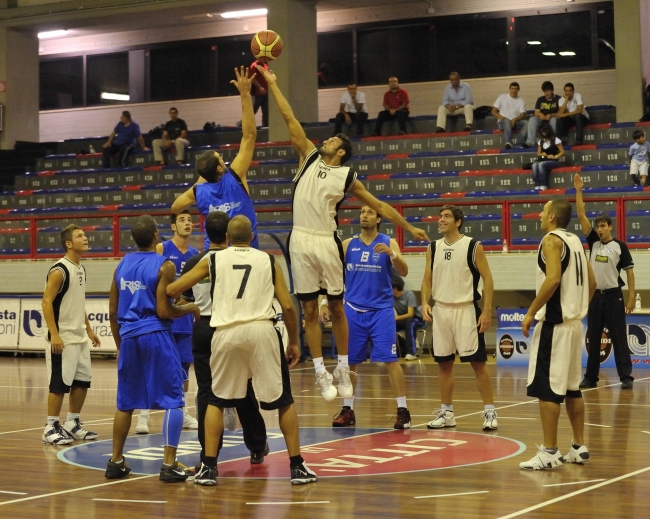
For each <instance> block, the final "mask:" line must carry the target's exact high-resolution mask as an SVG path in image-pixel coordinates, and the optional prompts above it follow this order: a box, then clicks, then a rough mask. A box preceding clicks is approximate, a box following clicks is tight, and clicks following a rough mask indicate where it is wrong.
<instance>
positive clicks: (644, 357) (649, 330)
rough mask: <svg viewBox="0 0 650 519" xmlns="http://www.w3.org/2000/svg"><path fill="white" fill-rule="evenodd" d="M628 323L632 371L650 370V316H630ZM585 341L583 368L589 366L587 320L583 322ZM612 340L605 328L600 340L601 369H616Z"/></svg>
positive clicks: (626, 319)
mask: <svg viewBox="0 0 650 519" xmlns="http://www.w3.org/2000/svg"><path fill="white" fill-rule="evenodd" d="M625 321H626V323H627V326H626V328H627V346H628V348H630V352H631V353H632V369H633V370H634V369H639V368H642V369H648V368H650V315H644V314H629V315H626V316H625ZM582 325H583V326H584V329H585V331H584V340H583V341H582V343H583V349H582V367H586V366H587V357H588V351H589V350H588V348H589V341H588V340H587V332H588V328H587V318H586V317H585V318H584V319H583V320H582ZM612 346H613V345H612V340H611V339H610V337H609V334H608V330H607V328H605V330H604V331H603V335H602V337H601V339H600V367H601V368H615V367H616V362H615V361H614V351H613V347H612Z"/></svg>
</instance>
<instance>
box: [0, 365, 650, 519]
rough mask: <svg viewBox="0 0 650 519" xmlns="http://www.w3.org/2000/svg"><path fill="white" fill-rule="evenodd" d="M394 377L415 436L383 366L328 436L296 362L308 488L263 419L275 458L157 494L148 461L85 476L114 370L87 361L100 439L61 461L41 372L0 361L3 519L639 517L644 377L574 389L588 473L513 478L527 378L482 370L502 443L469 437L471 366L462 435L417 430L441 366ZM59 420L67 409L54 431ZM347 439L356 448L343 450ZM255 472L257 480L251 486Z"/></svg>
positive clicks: (528, 436) (327, 408)
mask: <svg viewBox="0 0 650 519" xmlns="http://www.w3.org/2000/svg"><path fill="white" fill-rule="evenodd" d="M403 367H404V371H405V375H406V380H407V397H408V404H409V410H410V412H411V415H412V423H413V424H414V428H413V429H412V430H411V431H393V430H391V428H392V424H393V422H394V418H393V414H394V412H395V400H394V399H393V396H392V394H391V390H390V385H389V382H388V378H387V376H386V373H385V370H384V368H383V366H381V365H369V364H366V365H363V366H362V367H361V369H360V383H359V387H358V391H357V394H358V398H357V400H356V402H355V411H356V416H357V425H356V429H357V431H356V433H354V431H344V432H341V430H340V429H337V430H336V431H333V430H332V428H331V417H332V415H333V414H335V413H336V412H337V411H338V409H339V406H340V401H339V400H335V401H334V402H329V403H327V402H325V401H324V400H323V399H322V398H321V397H320V395H319V394H318V392H317V390H316V387H315V386H314V378H313V371H312V366H311V363H309V364H300V365H299V367H298V369H297V370H294V371H293V372H292V384H293V392H294V396H295V398H296V406H297V410H298V414H299V415H300V422H301V428H302V432H301V435H304V438H305V443H306V444H308V446H307V447H306V448H305V451H306V452H304V457H305V459H306V460H307V462H308V463H309V464H310V466H312V467H313V468H314V470H316V471H317V472H318V473H319V475H320V476H321V479H320V480H319V482H318V483H316V484H311V485H305V486H299V487H292V486H291V485H290V483H289V479H288V470H287V469H288V459H287V456H286V452H284V451H283V450H282V449H283V444H282V440H281V438H279V437H278V435H277V434H275V433H277V432H278V429H277V427H278V425H277V416H276V414H275V413H271V412H264V418H265V420H266V423H267V427H268V428H269V433H270V436H269V437H270V438H271V437H273V438H274V439H273V441H272V442H271V440H269V441H270V442H271V443H272V448H271V450H272V453H271V455H269V456H268V457H267V458H266V460H265V462H264V465H260V466H256V467H257V468H256V469H255V470H253V469H252V468H251V467H250V465H249V464H248V460H247V458H246V457H245V453H244V455H242V456H240V458H239V460H237V459H233V460H231V461H224V462H221V461H220V464H219V471H220V478H219V479H218V484H217V486H216V487H199V486H198V485H194V484H193V482H192V481H187V482H185V483H178V484H163V483H161V482H160V481H158V478H157V475H155V474H154V472H155V470H157V467H158V466H159V463H160V461H159V460H157V461H148V462H147V461H145V462H142V463H149V466H152V467H154V470H153V471H149V473H148V474H147V473H146V472H145V474H144V475H142V473H140V474H132V475H131V476H130V477H129V478H127V479H125V480H118V481H109V480H106V479H105V478H104V475H103V472H102V471H100V470H96V469H97V468H99V467H100V466H101V465H105V462H106V460H107V459H108V458H107V457H106V456H105V453H106V452H108V451H110V437H111V431H112V416H113V412H114V409H115V407H114V402H115V384H116V374H115V361H114V360H112V359H102V358H97V359H93V387H92V388H91V389H90V391H89V393H88V398H87V400H86V405H85V407H84V411H83V413H82V419H83V420H84V421H85V422H86V426H87V428H88V429H90V430H93V431H96V432H98V433H99V435H100V437H99V438H98V440H97V441H96V442H86V445H82V446H81V447H77V448H76V450H74V448H75V446H78V445H81V444H83V443H84V442H78V441H77V442H75V443H74V444H73V445H72V447H73V450H69V451H68V448H69V447H71V446H64V447H56V446H52V445H47V446H46V445H43V444H42V443H41V440H40V437H41V434H42V430H43V424H44V423H45V415H46V399H47V383H46V382H47V379H46V373H45V360H44V359H43V358H22V357H10V356H1V357H0V387H1V389H0V409H2V415H1V416H2V420H1V421H0V470H1V474H2V475H1V476H0V517H7V518H9V517H18V516H21V517H29V518H34V519H36V518H57V519H58V518H75V519H93V518H98V519H99V518H112V517H114V516H117V515H119V516H123V517H182V518H183V519H193V518H200V517H209V516H219V517H227V518H231V517H232V518H234V517H265V518H266V517H274V518H275V517H291V518H294V517H295V518H301V517H318V518H322V519H326V518H336V519H339V518H345V517H352V516H360V517H361V516H362V517H382V518H385V517H409V518H410V517H441V518H510V517H530V518H538V517H551V516H552V517H555V518H572V517H574V518H578V517H579V518H583V517H608V518H615V517H625V518H642V517H648V516H649V515H650V514H649V512H648V504H647V503H648V494H649V493H650V384H649V381H650V372H648V374H647V375H646V372H645V370H637V371H636V372H635V375H636V377H637V380H636V381H635V383H634V390H633V391H621V389H620V384H619V383H618V379H617V378H616V373H615V372H614V371H613V370H604V372H603V374H602V378H601V382H600V386H599V387H598V388H597V389H592V390H588V391H585V392H584V398H585V401H586V403H587V412H586V422H587V423H588V425H586V440H587V445H588V446H589V450H590V452H591V455H592V461H591V462H590V463H589V464H588V465H584V466H579V465H565V466H562V467H560V468H558V469H554V470H552V471H539V472H537V471H536V472H525V471H521V470H519V467H518V464H519V462H521V461H525V460H527V459H529V458H530V457H532V455H533V454H534V452H535V443H541V441H542V440H541V425H540V423H539V418H538V409H537V404H536V401H534V400H532V399H529V398H527V397H526V394H525V387H526V369H525V368H510V369H504V368H501V369H498V370H497V368H496V366H495V365H491V372H492V376H493V385H494V388H495V399H496V407H497V410H498V413H499V430H498V431H496V432H492V433H487V434H486V433H483V431H482V430H481V425H482V418H481V416H480V413H481V412H482V410H483V406H482V404H481V402H480V398H479V396H478V392H477V390H476V386H475V383H474V377H473V373H472V370H471V367H469V366H466V365H457V366H456V376H457V379H456V388H455V403H454V404H455V414H456V417H457V422H458V426H457V427H456V428H455V430H452V429H446V430H444V431H427V430H426V427H425V425H424V424H425V423H426V422H428V421H429V420H431V415H430V414H431V412H432V410H434V409H436V408H438V407H439V395H440V393H439V390H438V379H437V367H436V366H435V364H433V362H432V361H431V360H430V359H426V360H423V361H418V362H409V363H403ZM191 390H192V388H191ZM190 404H191V403H190ZM192 411H193V408H192ZM66 412H67V401H66V403H64V406H63V410H62V413H61V416H62V418H65V413H66ZM161 420H162V414H161V413H155V414H152V418H151V426H152V427H151V434H150V435H149V437H142V436H138V438H137V439H133V441H140V442H144V444H142V443H141V444H140V445H145V447H146V446H147V445H149V450H146V449H145V450H141V451H137V452H140V453H143V452H144V453H145V455H143V456H141V457H142V458H143V459H148V458H147V456H153V455H151V454H146V453H150V452H153V451H155V450H156V449H157V448H159V445H160V436H157V433H159V427H160V425H161ZM134 421H135V420H134ZM133 427H135V423H134V425H133ZM366 429H372V430H371V431H366ZM132 431H133V429H132ZM230 434H231V436H228V437H227V438H231V440H229V441H231V443H232V445H233V446H234V447H233V448H232V452H235V449H236V448H238V449H240V451H241V447H236V444H237V438H236V437H235V436H232V433H230ZM351 434H357V436H353V437H349V435H351ZM102 440H104V441H103V442H102ZM195 440H196V438H195V433H191V432H187V433H184V435H183V439H182V441H183V445H187V446H188V447H187V449H189V450H186V451H184V452H185V454H186V455H185V456H183V457H180V456H179V459H181V461H183V462H184V463H186V464H187V465H190V464H193V463H194V462H195V461H196V460H197V459H198V455H197V454H196V452H195V450H196V449H195V445H196V442H195ZM570 440H571V429H570V426H569V422H568V419H567V418H566V414H565V413H564V410H563V414H562V417H561V419H560V450H561V451H562V452H563V453H564V452H565V451H566V449H567V447H568V445H569V442H570ZM129 441H131V440H129ZM147 442H151V443H147ZM409 442H410V443H409ZM435 442H438V443H435ZM91 443H94V445H89V444H91ZM239 444H241V442H239ZM435 445H438V446H435ZM192 446H194V447H192ZM127 447H128V445H127ZM524 448H525V450H524ZM93 449H95V451H93ZM102 449H103V450H102ZM107 449H108V450H107ZM192 449H195V450H194V451H193V450H192ZM418 449H419V450H418ZM454 449H456V450H454ZM86 450H87V451H88V452H86ZM136 450H137V449H136ZM136 450H132V451H131V452H133V453H135V452H136ZM226 450H227V449H224V451H226ZM73 452H80V453H81V454H79V455H77V457H76V458H74V460H75V461H74V462H75V463H76V465H74V464H70V462H68V463H66V462H64V461H63V460H62V459H63V458H66V456H67V455H69V454H71V453H73ZM93 452H95V454H93ZM188 453H189V454H188ZM324 453H325V454H324ZM57 455H58V457H57ZM136 457H137V456H136ZM230 457H231V458H232V456H230ZM70 458H71V457H70ZM154 458H155V456H153V458H152V459H154ZM241 458H243V459H241ZM71 459H72V458H71ZM127 459H130V458H129V454H127ZM93 463H94V464H95V467H94V468H95V469H93V467H92V465H93ZM134 463H135V461H134V462H133V463H132V465H133V464H134ZM315 464H316V465H319V466H314V465H315ZM84 465H87V466H84ZM445 467H446V468H445ZM434 469H436V470H434ZM256 471H257V472H256ZM152 474H154V475H152ZM223 475H225V476H227V477H221V476H223ZM251 475H252V476H257V479H255V478H250V477H249V476H251ZM260 475H261V476H262V479H260V478H259V477H260ZM265 475H266V476H268V477H266V478H265ZM274 475H276V476H278V475H279V476H281V477H273V476H274ZM324 476H328V477H324Z"/></svg>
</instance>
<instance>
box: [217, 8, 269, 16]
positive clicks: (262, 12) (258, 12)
mask: <svg viewBox="0 0 650 519" xmlns="http://www.w3.org/2000/svg"><path fill="white" fill-rule="evenodd" d="M266 13H268V10H267V9H248V10H246V11H228V12H227V13H221V17H222V18H247V17H249V16H266Z"/></svg>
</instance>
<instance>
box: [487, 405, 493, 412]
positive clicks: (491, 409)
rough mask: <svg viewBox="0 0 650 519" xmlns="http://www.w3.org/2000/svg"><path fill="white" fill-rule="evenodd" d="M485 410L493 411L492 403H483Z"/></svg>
mask: <svg viewBox="0 0 650 519" xmlns="http://www.w3.org/2000/svg"><path fill="white" fill-rule="evenodd" d="M485 410H486V411H494V404H485Z"/></svg>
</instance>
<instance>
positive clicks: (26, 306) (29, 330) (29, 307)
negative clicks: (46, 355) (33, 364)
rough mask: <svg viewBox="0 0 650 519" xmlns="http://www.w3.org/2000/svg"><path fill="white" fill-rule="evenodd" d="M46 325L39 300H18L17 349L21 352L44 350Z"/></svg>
mask: <svg viewBox="0 0 650 519" xmlns="http://www.w3.org/2000/svg"><path fill="white" fill-rule="evenodd" d="M46 340H47V325H46V324H45V319H43V311H42V310H41V298H40V297H39V298H35V297H34V298H32V297H29V298H21V299H20V330H19V334H18V348H19V349H21V350H32V351H35V350H44V349H45V344H46Z"/></svg>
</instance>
